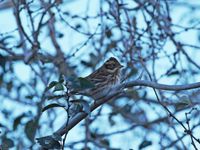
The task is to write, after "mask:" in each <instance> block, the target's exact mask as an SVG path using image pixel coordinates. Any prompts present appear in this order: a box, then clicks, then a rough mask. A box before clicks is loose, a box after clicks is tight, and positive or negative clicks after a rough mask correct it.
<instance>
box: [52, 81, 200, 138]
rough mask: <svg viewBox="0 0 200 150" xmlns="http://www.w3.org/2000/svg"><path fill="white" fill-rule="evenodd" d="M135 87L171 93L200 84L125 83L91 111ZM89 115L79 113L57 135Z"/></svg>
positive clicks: (91, 108)
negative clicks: (122, 91)
mask: <svg viewBox="0 0 200 150" xmlns="http://www.w3.org/2000/svg"><path fill="white" fill-rule="evenodd" d="M134 86H146V87H152V88H155V89H160V90H169V91H180V90H189V89H195V88H199V87H200V82H197V83H192V84H186V85H165V84H159V83H155V82H151V81H145V80H135V81H131V82H129V83H123V84H121V85H119V86H118V87H116V91H117V92H115V93H112V94H111V95H109V96H107V97H106V98H104V99H100V100H97V101H96V102H95V103H94V104H92V105H91V107H90V111H91V112H92V111H93V110H95V109H96V108H98V107H99V106H101V105H102V104H104V103H106V102H108V101H109V100H110V99H113V98H114V97H116V96H118V95H119V94H120V93H121V91H120V90H119V89H123V88H128V87H134ZM87 115H88V114H87V113H85V112H80V113H78V114H77V115H76V116H75V117H74V118H72V119H71V120H70V121H69V123H68V127H67V128H66V124H64V126H62V127H61V128H60V129H58V130H57V131H56V132H55V134H59V135H61V136H62V135H64V134H65V133H66V132H68V131H69V130H70V129H72V128H73V127H74V126H75V125H77V124H78V123H79V122H80V121H82V120H83V119H84V118H85V117H87Z"/></svg>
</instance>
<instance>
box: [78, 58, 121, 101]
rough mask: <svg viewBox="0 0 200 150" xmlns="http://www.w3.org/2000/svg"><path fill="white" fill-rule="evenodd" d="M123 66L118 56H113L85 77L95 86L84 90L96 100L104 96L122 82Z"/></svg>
mask: <svg viewBox="0 0 200 150" xmlns="http://www.w3.org/2000/svg"><path fill="white" fill-rule="evenodd" d="M122 67H123V66H122V65H121V64H120V63H119V62H118V61H117V59H116V58H114V57H111V58H110V59H108V60H107V61H106V62H105V63H104V64H103V65H102V66H101V67H100V68H98V69H97V70H96V71H94V72H93V73H92V74H90V75H88V76H87V77H85V78H86V79H87V80H89V81H91V82H92V83H93V84H94V85H95V87H94V88H90V89H87V90H84V91H82V92H85V94H86V95H90V96H91V97H93V98H94V99H95V100H97V99H99V98H102V97H104V96H106V95H108V94H109V93H110V92H112V89H113V88H114V87H115V86H116V85H118V84H119V83H120V80H121V68H122Z"/></svg>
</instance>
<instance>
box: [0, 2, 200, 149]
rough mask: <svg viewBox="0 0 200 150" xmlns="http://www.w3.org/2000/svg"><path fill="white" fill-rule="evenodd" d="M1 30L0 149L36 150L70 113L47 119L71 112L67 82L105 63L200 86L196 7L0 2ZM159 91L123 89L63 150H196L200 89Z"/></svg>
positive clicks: (126, 75)
mask: <svg viewBox="0 0 200 150" xmlns="http://www.w3.org/2000/svg"><path fill="white" fill-rule="evenodd" d="M0 27H1V28H0V137H1V138H0V149H13V150H15V149H20V150H27V149H38V148H39V144H38V143H37V142H36V140H35V139H36V138H40V137H43V136H47V135H51V134H52V133H54V132H55V131H56V130H57V129H59V128H60V126H61V125H62V124H63V123H64V122H65V120H66V119H67V116H68V112H67V111H65V110H64V109H63V108H59V107H56V108H54V107H49V108H48V109H47V110H45V111H44V112H42V108H44V107H45V106H48V105H49V104H52V103H54V104H55V103H56V104H58V105H62V106H66V105H68V104H67V103H66V101H65V100H64V98H63V97H62V98H57V97H56V96H55V95H56V94H60V93H63V92H66V91H65V90H66V87H64V85H63V80H61V77H63V76H64V79H65V82H68V79H69V78H70V79H71V78H72V79H76V78H77V77H84V76H87V75H88V74H90V73H91V72H93V71H94V70H95V69H97V68H98V67H100V66H101V65H102V64H103V63H104V62H105V61H106V60H107V59H108V58H109V57H115V58H117V59H118V60H119V61H120V62H121V63H122V64H123V65H124V66H125V67H124V68H123V70H122V72H123V79H124V81H123V82H130V81H133V80H136V79H138V78H139V79H142V80H146V81H150V80H151V81H154V82H158V83H162V84H167V85H184V84H189V83H195V82H198V81H199V80H200V76H199V73H200V61H199V57H200V1H197V0H190V1H188V0H40V1H39V0H0ZM53 81H54V83H55V82H56V84H57V83H59V84H57V85H58V86H57V87H56V86H55V85H54V86H52V88H51V89H50V90H49V84H50V83H52V82H53ZM47 89H48V90H47ZM157 94H158V96H159V99H158V98H157V97H156V95H155V92H154V91H153V89H152V88H149V87H144V86H143V87H140V86H137V87H131V88H126V89H124V92H123V94H122V95H120V96H116V97H115V98H113V99H112V100H110V101H109V102H108V103H106V104H103V105H102V106H101V107H99V108H98V109H96V110H95V111H94V112H92V113H91V114H90V116H89V117H88V119H86V120H82V121H81V122H80V123H79V124H77V125H76V126H75V127H74V128H73V129H71V130H70V131H69V132H68V134H67V138H66V140H65V142H64V143H65V144H64V145H65V146H64V149H65V150H68V149H77V150H80V149H83V150H90V149H91V150H93V149H95V150H98V149H120V150H128V149H134V150H137V149H145V150H152V149H155V150H159V149H162V150H168V149H169V150H184V149H185V150H188V149H191V150H193V149H194V150H197V149H200V141H199V138H200V134H199V132H200V117H199V115H200V114H199V113H200V110H199V109H200V108H199V103H200V101H199V99H200V91H199V90H198V89H193V90H184V91H164V90H157ZM49 95H50V96H52V95H53V96H54V97H53V99H49V98H48V96H49ZM51 106H52V105H51ZM163 106H165V107H163ZM166 108H167V109H168V110H169V111H167V110H166Z"/></svg>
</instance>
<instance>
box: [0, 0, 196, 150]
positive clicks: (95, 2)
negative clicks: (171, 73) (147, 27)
mask: <svg viewBox="0 0 200 150" xmlns="http://www.w3.org/2000/svg"><path fill="white" fill-rule="evenodd" d="M191 3H196V1H195V0H193V1H191ZM87 4H89V6H87ZM98 6H99V0H75V1H73V2H69V3H68V4H67V5H65V6H63V7H61V9H62V10H63V11H66V10H67V11H69V12H72V13H73V14H78V15H79V14H82V13H85V12H86V11H87V13H88V14H90V15H95V14H96V13H97V12H98V11H99V7H98ZM184 11H185V9H184V8H183V7H180V8H179V9H176V10H174V12H173V14H176V15H174V16H173V21H174V23H177V24H178V22H179V21H180V16H181V15H182V14H183V13H184ZM196 15H198V14H196ZM23 17H24V20H23V21H24V23H26V22H27V20H26V16H23ZM8 18H9V19H8ZM0 20H3V21H0V27H1V28H0V37H1V36H2V35H5V34H8V33H13V31H14V33H15V32H16V34H17V31H16V24H15V18H14V16H13V11H12V10H11V9H6V10H2V11H0ZM182 20H184V18H182ZM182 22H185V24H184V23H182V24H181V25H182V26H184V25H187V23H188V21H187V20H185V21H182ZM98 24H99V21H98V20H94V21H91V22H90V27H91V28H92V29H94V31H95V29H96V28H97V26H98ZM141 24H142V21H141ZM57 28H59V30H60V32H61V33H64V34H66V35H68V36H65V37H64V38H63V39H61V40H59V44H60V45H61V47H62V49H64V50H66V51H69V50H70V51H72V52H74V51H75V50H76V47H77V44H79V43H84V42H85V37H83V36H82V35H81V34H79V33H75V32H74V31H73V30H71V29H69V28H67V29H66V25H64V24H58V25H57ZM174 30H176V29H174ZM177 30H178V29H177ZM196 34H197V33H196V32H193V31H189V32H187V33H185V34H180V36H179V38H180V39H181V40H182V41H184V42H186V43H189V44H194V45H196V44H197V42H198V41H197V40H196V38H194V37H196ZM185 36H188V37H189V38H185ZM45 37H46V33H44V37H41V38H43V48H44V49H46V50H48V52H51V53H54V52H55V51H54V50H53V48H52V45H51V44H50V40H49V39H46V38H45ZM13 43H14V41H13ZM80 45H81V44H80ZM73 47H74V48H73ZM165 49H166V51H167V52H169V53H170V52H173V49H174V48H173V47H172V45H171V44H170V43H169V44H167V46H166V47H165ZM89 52H90V50H88V47H87V46H86V47H84V48H83V49H81V50H80V51H79V52H77V53H76V55H75V58H76V59H75V60H74V63H75V64H78V63H79V61H78V60H79V59H80V58H81V59H85V60H87V59H88V53H89ZM0 53H1V51H0ZM191 54H192V56H194V58H193V59H199V56H198V55H196V54H197V52H195V51H192V50H191ZM183 59H184V58H183ZM76 60H77V61H76ZM183 65H184V64H183ZM14 66H15V67H14V72H15V73H16V75H17V77H18V78H19V79H20V80H21V81H22V82H27V81H29V80H30V77H31V69H30V68H29V67H28V66H27V65H25V64H24V63H21V62H20V63H15V65H14ZM157 66H158V68H160V74H162V73H163V72H165V71H166V69H165V68H166V67H167V66H168V64H167V63H159V64H157ZM185 67H187V66H185ZM80 70H81V71H79V72H80V76H86V75H87V74H89V73H90V72H91V70H89V69H88V70H85V69H84V68H82V69H80ZM158 76H159V72H158ZM196 78H197V80H199V77H196ZM166 81H167V83H169V84H173V81H174V79H166V78H163V79H162V80H161V81H160V83H166ZM1 107H2V108H3V107H7V109H10V110H12V111H13V112H14V113H13V114H15V115H16V116H18V115H19V114H21V113H23V112H24V111H30V110H31V111H34V110H33V109H32V108H30V107H24V109H23V110H22V109H20V108H21V107H23V106H20V105H16V104H15V103H13V102H11V101H10V100H9V99H4V100H3V103H2V105H1ZM0 109H1V108H0ZM103 109H104V111H103V113H105V114H106V113H109V111H110V108H108V106H104V108H103ZM57 113H58V114H59V115H60V117H59V118H57V119H56V120H55V126H59V125H60V124H61V123H62V120H63V117H66V115H65V114H64V112H63V111H62V110H58V112H57ZM94 113H95V112H94ZM0 117H1V113H0ZM45 117H46V114H43V116H42V118H41V120H43V119H44V120H45ZM153 117H154V115H152V119H153ZM102 119H105V120H106V117H105V118H104V116H102V117H101V119H100V120H99V123H101V121H102ZM116 121H118V122H121V124H122V125H121V126H120V127H119V126H118V127H115V128H112V129H111V130H110V132H111V131H112V130H113V131H115V130H121V129H122V128H126V127H127V124H126V123H123V120H122V119H118V120H116ZM97 122H98V121H97ZM44 128H45V126H44ZM92 128H95V125H94V126H92ZM105 129H106V124H105V125H103V126H102V127H101V128H100V129H99V130H102V131H104V130H105ZM135 130H137V128H136V129H134V130H133V131H134V133H137V134H138V135H137V134H136V138H134V139H133V135H132V134H133V132H132V131H131V132H127V133H125V134H123V136H124V138H123V139H124V140H123V141H122V139H121V135H119V136H118V135H117V136H112V142H111V146H113V147H121V146H122V145H121V144H122V143H123V148H124V150H126V149H129V148H133V149H137V147H138V145H139V144H140V142H141V141H139V140H137V136H140V134H141V133H142V131H135ZM44 134H46V131H45V130H44ZM142 134H144V133H142ZM80 137H83V138H84V130H82V129H81V128H80V124H79V125H78V126H76V127H75V128H73V129H72V130H71V131H70V133H69V135H68V140H69V141H68V142H70V141H76V140H80ZM150 137H151V138H152V139H155V138H158V137H157V136H155V135H150ZM149 148H151V149H158V147H157V145H156V144H153V146H150V147H149Z"/></svg>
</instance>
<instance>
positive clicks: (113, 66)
mask: <svg viewBox="0 0 200 150" xmlns="http://www.w3.org/2000/svg"><path fill="white" fill-rule="evenodd" d="M105 67H106V69H114V68H115V64H107V65H105Z"/></svg>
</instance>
